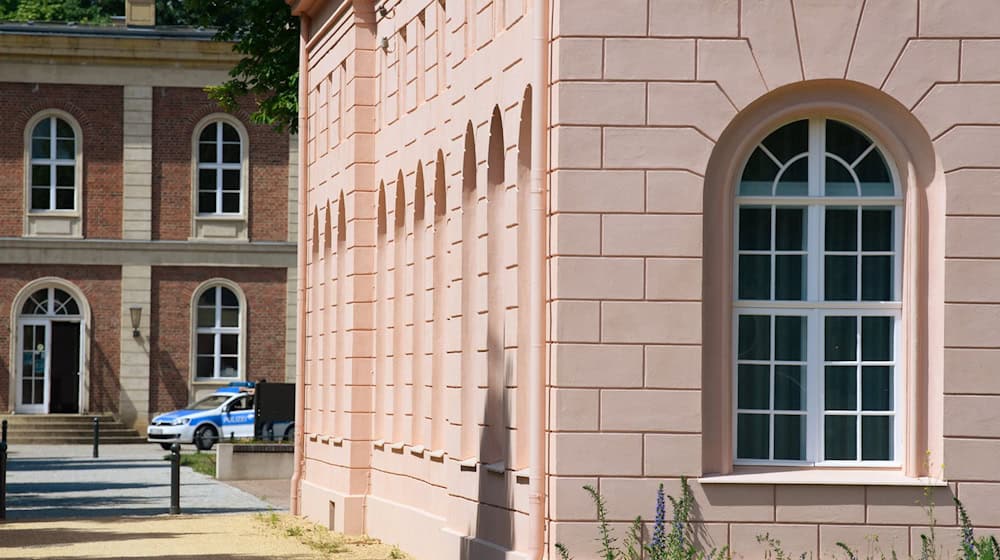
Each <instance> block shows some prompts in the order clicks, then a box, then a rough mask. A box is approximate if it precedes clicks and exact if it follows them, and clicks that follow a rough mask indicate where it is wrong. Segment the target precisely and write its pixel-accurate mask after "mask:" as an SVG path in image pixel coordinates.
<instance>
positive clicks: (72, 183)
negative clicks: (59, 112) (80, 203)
mask: <svg viewBox="0 0 1000 560" xmlns="http://www.w3.org/2000/svg"><path fill="white" fill-rule="evenodd" d="M76 142H77V139H76V132H75V131H74V130H73V127H72V126H71V125H70V124H69V123H68V122H66V121H65V120H63V119H61V118H59V117H55V116H51V117H45V118H44V119H42V120H41V121H39V122H38V123H37V124H36V125H35V127H34V129H32V131H31V161H30V171H29V179H30V184H29V187H30V188H29V195H28V196H29V197H30V198H29V199H30V209H31V211H50V210H76V188H77V184H76V181H77V177H76V164H77V162H76V154H77V150H76Z"/></svg>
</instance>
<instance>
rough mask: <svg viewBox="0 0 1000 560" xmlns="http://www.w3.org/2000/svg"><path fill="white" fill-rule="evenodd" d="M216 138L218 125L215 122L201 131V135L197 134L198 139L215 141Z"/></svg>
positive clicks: (200, 140)
mask: <svg viewBox="0 0 1000 560" xmlns="http://www.w3.org/2000/svg"><path fill="white" fill-rule="evenodd" d="M218 138H219V137H218V127H217V126H216V124H215V123H212V124H210V125H208V126H206V127H205V129H204V130H202V131H201V135H199V136H198V141H199V142H211V143H215V141H216V140H218Z"/></svg>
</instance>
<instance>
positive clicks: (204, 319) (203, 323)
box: [198, 307, 215, 327]
mask: <svg viewBox="0 0 1000 560" xmlns="http://www.w3.org/2000/svg"><path fill="white" fill-rule="evenodd" d="M198 326H199V327H214V326H215V308H214V307H199V308H198Z"/></svg>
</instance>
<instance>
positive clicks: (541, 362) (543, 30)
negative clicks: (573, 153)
mask: <svg viewBox="0 0 1000 560" xmlns="http://www.w3.org/2000/svg"><path fill="white" fill-rule="evenodd" d="M548 2H549V0H532V4H531V5H532V11H533V12H534V17H533V18H532V24H533V31H532V45H533V46H534V47H535V49H534V50H535V56H533V57H532V67H531V75H532V81H533V82H534V85H533V86H532V88H531V113H532V115H531V190H530V191H529V193H528V200H529V202H528V204H529V214H528V236H529V243H528V255H527V261H528V268H529V271H528V277H529V279H530V282H529V284H528V285H529V286H532V289H531V290H529V296H528V298H529V299H528V308H529V309H530V310H531V311H530V313H531V317H530V319H529V321H528V335H529V340H530V341H531V342H530V343H529V345H528V360H527V362H528V372H527V373H528V375H527V378H528V379H529V382H530V384H531V385H530V387H531V389H530V391H529V395H528V399H529V402H528V414H529V417H528V426H529V436H530V440H529V446H530V449H529V451H528V463H529V465H530V467H529V468H530V473H529V479H528V514H529V516H530V519H531V531H530V533H529V535H528V547H527V548H528V551H527V552H528V558H530V559H531V560H540V559H541V558H543V557H544V555H545V433H546V425H545V387H546V372H547V368H546V367H545V315H546V310H545V299H546V294H547V292H548V290H547V287H546V284H545V266H546V260H545V256H546V250H545V249H546V247H545V227H546V219H545V192H546V188H545V187H546V176H547V173H546V171H547V169H548V158H547V157H546V156H547V154H548V144H547V142H546V140H548V138H547V134H548V111H547V110H546V109H547V105H546V99H547V98H548V86H549V81H548V61H549V43H548Z"/></svg>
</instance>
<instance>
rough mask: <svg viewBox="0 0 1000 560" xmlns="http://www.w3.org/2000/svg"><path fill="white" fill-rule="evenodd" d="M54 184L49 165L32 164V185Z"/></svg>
mask: <svg viewBox="0 0 1000 560" xmlns="http://www.w3.org/2000/svg"><path fill="white" fill-rule="evenodd" d="M51 184H52V170H51V168H50V167H49V166H48V165H32V166H31V186H33V187H43V186H44V187H47V186H49V185H51Z"/></svg>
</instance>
